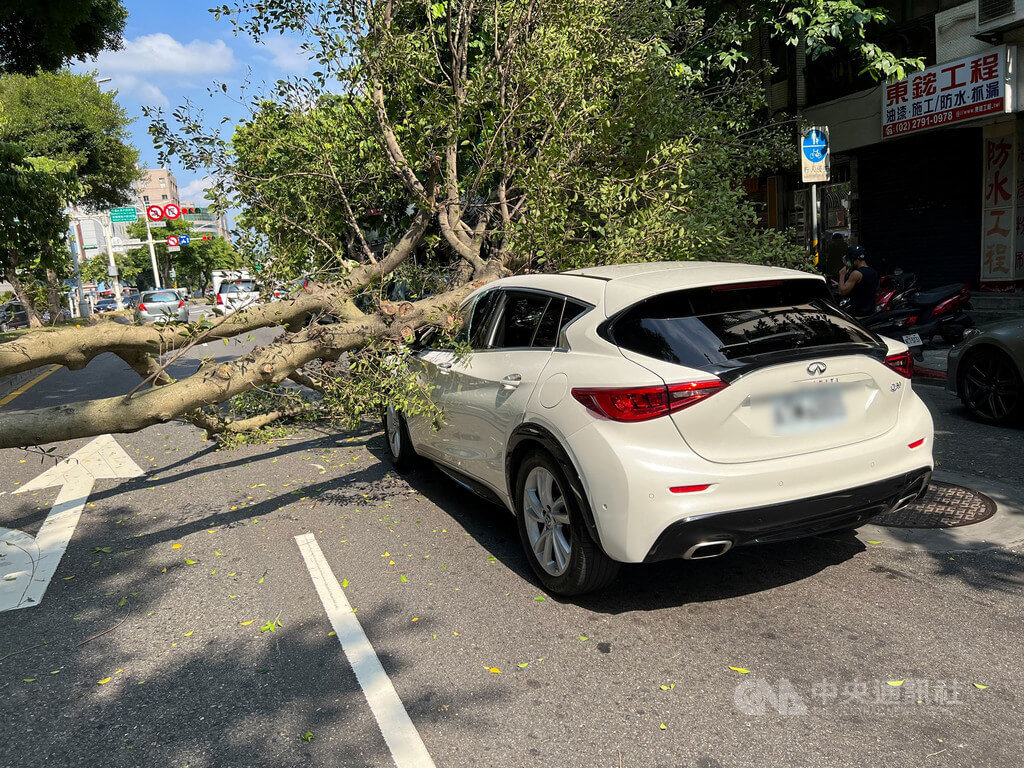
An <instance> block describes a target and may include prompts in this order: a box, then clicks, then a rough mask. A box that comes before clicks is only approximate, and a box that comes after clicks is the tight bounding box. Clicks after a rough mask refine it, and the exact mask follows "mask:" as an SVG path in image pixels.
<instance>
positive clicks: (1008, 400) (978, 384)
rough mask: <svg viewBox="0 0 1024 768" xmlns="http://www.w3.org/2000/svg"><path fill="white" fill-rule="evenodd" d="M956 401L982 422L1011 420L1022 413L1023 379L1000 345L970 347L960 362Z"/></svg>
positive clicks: (991, 422) (1017, 417) (1019, 419)
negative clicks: (996, 346)
mask: <svg viewBox="0 0 1024 768" xmlns="http://www.w3.org/2000/svg"><path fill="white" fill-rule="evenodd" d="M958 379H959V381H958V382H957V384H958V386H957V390H958V393H959V395H960V402H962V403H963V404H964V406H965V407H966V408H967V410H968V411H970V412H971V415H972V416H974V418H976V419H977V420H978V421H980V422H982V423H984V424H1015V423H1019V422H1020V421H1021V420H1022V417H1024V382H1022V381H1021V376H1020V372H1019V371H1018V370H1017V366H1016V365H1014V362H1013V360H1012V359H1011V358H1010V356H1009V355H1007V354H1006V353H1005V352H1003V351H1002V350H1000V349H996V348H995V347H983V348H980V349H974V350H972V351H971V353H970V354H969V355H968V356H967V357H966V358H965V359H964V361H963V362H962V363H961V364H960V370H959V373H958Z"/></svg>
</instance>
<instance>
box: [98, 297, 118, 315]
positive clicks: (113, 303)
mask: <svg viewBox="0 0 1024 768" xmlns="http://www.w3.org/2000/svg"><path fill="white" fill-rule="evenodd" d="M93 309H94V310H95V311H96V312H99V313H103V312H116V311H117V299H100V300H99V301H97V302H96V306H95V307H93Z"/></svg>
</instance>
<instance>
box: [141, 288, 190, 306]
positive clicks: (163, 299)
mask: <svg viewBox="0 0 1024 768" xmlns="http://www.w3.org/2000/svg"><path fill="white" fill-rule="evenodd" d="M179 301H181V297H180V296H179V295H178V294H176V293H172V292H171V291H160V292H159V293H147V294H146V295H145V296H143V297H142V303H143V304H170V303H171V302H174V303H175V304H177V303H178V302H179Z"/></svg>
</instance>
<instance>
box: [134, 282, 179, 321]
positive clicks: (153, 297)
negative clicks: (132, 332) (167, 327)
mask: <svg viewBox="0 0 1024 768" xmlns="http://www.w3.org/2000/svg"><path fill="white" fill-rule="evenodd" d="M135 317H136V319H137V320H138V321H139V322H141V323H166V322H168V321H172V320H175V321H177V322H179V323H187V322H188V302H187V301H185V300H184V299H182V298H181V296H180V295H179V294H178V292H177V291H175V290H173V289H171V288H166V289H164V290H160V291H145V292H144V293H143V294H142V295H141V296H139V303H138V304H137V305H136V306H135Z"/></svg>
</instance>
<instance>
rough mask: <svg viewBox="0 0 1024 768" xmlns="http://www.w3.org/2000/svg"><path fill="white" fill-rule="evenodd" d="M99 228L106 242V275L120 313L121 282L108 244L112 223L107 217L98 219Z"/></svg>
mask: <svg viewBox="0 0 1024 768" xmlns="http://www.w3.org/2000/svg"><path fill="white" fill-rule="evenodd" d="M97 218H99V217H97ZM100 226H102V227H103V239H104V240H106V241H107V265H108V266H107V275H108V276H109V277H110V282H111V285H112V286H113V288H114V298H115V300H116V301H117V311H118V312H120V311H121V310H122V309H124V297H123V296H122V295H121V280H120V279H119V278H118V276H117V264H115V263H114V246H113V244H112V243H111V242H110V241H111V239H113V237H114V222H113V221H110V219H109V216H108V217H107V218H106V219H103V218H100Z"/></svg>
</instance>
